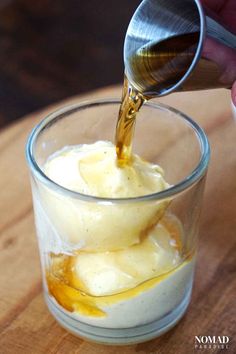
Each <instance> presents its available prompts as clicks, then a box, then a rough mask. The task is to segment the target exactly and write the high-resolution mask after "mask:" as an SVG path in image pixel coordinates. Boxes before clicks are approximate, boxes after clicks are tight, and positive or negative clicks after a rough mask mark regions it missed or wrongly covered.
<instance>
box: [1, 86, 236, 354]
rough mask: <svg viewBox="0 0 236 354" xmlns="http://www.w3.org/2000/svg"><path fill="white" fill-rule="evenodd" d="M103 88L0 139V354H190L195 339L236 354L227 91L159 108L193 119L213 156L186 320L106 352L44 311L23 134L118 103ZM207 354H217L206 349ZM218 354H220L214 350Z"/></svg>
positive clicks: (235, 127)
mask: <svg viewBox="0 0 236 354" xmlns="http://www.w3.org/2000/svg"><path fill="white" fill-rule="evenodd" d="M120 94H121V89H120V87H108V88H104V89H101V90H98V91H95V92H92V93H89V94H87V95H84V96H79V97H73V98H71V99H69V100H67V101H64V102H59V103H58V104H57V105H54V106H51V107H47V108H46V109H44V110H42V111H40V112H36V113H34V114H31V115H30V116H27V117H25V118H22V119H21V120H20V121H18V122H17V123H15V124H13V125H11V126H9V127H8V128H6V129H5V130H2V131H1V132H0V353H1V354H41V353H46V354H48V353H53V354H55V353H60V354H67V353H69V354H72V353H73V354H74V353H80V354H95V353H96V354H118V353H120V354H121V353H122V354H133V353H138V354H146V353H149V354H151V353H152V354H154V353H155V354H159V353H160V354H162V353H163V354H179V353H183V354H189V353H198V352H200V351H198V350H196V349H195V336H197V335H207V336H208V335H211V336H213V335H215V336H222V335H226V336H228V337H229V338H230V341H229V349H228V350H227V353H236V338H235V328H236V321H235V319H236V303H235V299H236V277H235V270H236V262H235V257H236V242H235V240H236V237H235V236H236V122H235V121H234V120H233V116H232V112H231V104H230V94H229V91H226V90H214V91H202V92H194V93H181V94H173V95H171V96H168V97H164V98H162V99H161V100H160V101H162V102H165V103H167V104H170V105H172V106H174V107H176V108H179V109H180V110H182V111H184V112H185V113H187V114H189V115H190V116H192V117H193V118H194V119H195V120H196V121H197V122H198V123H200V125H201V126H202V127H204V129H205V130H206V132H207V134H208V136H209V139H210V143H211V149H212V157H211V163H210V168H209V173H208V180H207V185H206V192H205V199H204V206H203V212H202V220H201V228H200V242H199V256H198V264H197V270H196V277H195V283H194V289H193V296H192V301H191V304H190V307H189V309H188V311H187V314H186V315H185V316H184V318H183V319H182V320H181V322H180V323H179V324H178V325H177V326H176V327H175V328H174V329H173V330H171V331H170V332H168V333H167V334H165V335H163V336H162V337H160V338H157V339H155V340H152V341H151V342H147V343H143V344H138V345H135V346H127V347H108V346H104V345H97V344H92V343H88V342H85V341H83V340H81V339H79V338H76V337H74V336H73V335H71V334H69V333H67V332H66V331H65V330H64V329H62V328H61V327H60V326H59V325H58V324H57V323H56V321H55V320H54V319H53V317H52V316H51V315H50V314H49V312H48V310H47V308H46V305H45V304H44V300H43V295H42V287H41V274H40V265H39V257H38V249H37V241H36V237H35V229H34V221H33V213H32V202H31V192H30V184H29V176H28V171H27V166H26V161H25V157H24V146H25V142H26V138H27V135H28V134H29V132H30V130H31V129H32V128H33V126H34V125H35V124H36V123H37V122H39V120H40V119H42V118H43V117H44V116H45V115H46V114H47V113H48V112H51V111H52V110H54V109H55V108H58V107H61V106H63V105H65V104H69V103H72V102H77V101H81V100H84V99H85V98H92V97H93V98H94V97H117V96H118V97H120ZM206 352H209V353H212V352H214V353H215V352H218V349H217V350H216V351H214V350H210V349H209V350H208V351H206ZM219 352H224V351H221V350H219Z"/></svg>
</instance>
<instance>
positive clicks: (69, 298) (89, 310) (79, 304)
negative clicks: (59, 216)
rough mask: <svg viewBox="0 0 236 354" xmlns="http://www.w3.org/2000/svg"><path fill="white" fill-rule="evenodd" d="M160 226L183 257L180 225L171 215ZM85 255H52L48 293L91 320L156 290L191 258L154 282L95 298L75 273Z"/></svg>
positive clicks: (189, 256) (149, 280) (150, 281)
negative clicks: (78, 261)
mask: <svg viewBox="0 0 236 354" xmlns="http://www.w3.org/2000/svg"><path fill="white" fill-rule="evenodd" d="M161 223H162V224H163V225H165V227H166V228H167V230H168V232H169V233H170V235H171V239H172V241H173V242H174V245H175V246H174V247H175V249H176V251H177V252H179V254H181V253H182V249H183V247H182V238H183V234H182V227H181V224H180V223H179V222H178V221H177V218H176V217H173V216H172V215H171V214H168V216H167V215H166V216H164V217H163V218H162V220H161ZM84 252H85V251H77V252H75V255H73V256H69V255H64V254H58V255H56V254H53V253H50V254H49V258H50V261H49V263H50V266H49V268H48V270H47V274H46V279H47V285H48V291H49V293H50V294H51V296H53V297H54V299H55V300H56V301H57V303H59V304H60V305H61V306H62V307H63V308H64V309H66V310H67V311H69V312H75V313H78V314H80V315H85V316H91V317H105V316H106V312H105V311H104V310H103V308H104V307H105V306H109V305H112V304H115V303H117V302H120V301H123V300H128V299H131V298H133V297H135V296H137V295H139V294H140V293H142V292H144V291H147V290H149V289H151V288H153V287H155V286H156V285H157V284H158V283H160V282H161V281H163V280H164V279H166V278H167V277H169V276H170V275H171V274H173V273H174V272H176V271H177V270H178V269H180V268H181V267H184V265H185V264H186V263H188V262H189V261H190V260H191V258H192V257H191V255H190V254H188V255H181V258H182V259H184V261H182V262H181V264H178V265H177V266H176V267H173V268H172V269H170V270H169V271H168V272H165V273H164V274H161V275H158V276H153V277H152V278H151V279H148V280H146V281H144V282H142V283H140V284H139V285H137V286H135V287H134V288H130V289H125V290H124V291H121V292H118V293H116V294H111V295H105V296H94V295H91V294H89V292H88V290H87V288H86V284H84V283H83V282H82V281H81V280H80V279H79V278H78V277H77V275H76V272H75V261H76V259H77V257H79V255H80V253H84Z"/></svg>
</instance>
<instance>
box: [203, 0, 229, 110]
mask: <svg viewBox="0 0 236 354" xmlns="http://www.w3.org/2000/svg"><path fill="white" fill-rule="evenodd" d="M201 2H202V4H203V5H204V6H206V7H208V8H209V9H210V10H211V11H212V12H214V14H216V15H217V17H218V18H219V20H220V21H222V22H223V23H224V24H225V25H227V27H228V28H229V30H230V31H232V32H233V33H236V1H235V0H201ZM234 51H235V50H234ZM218 54H219V52H218ZM235 58H236V54H235V55H234V56H233V55H232V51H225V52H224V53H222V55H221V58H220V59H221V60H222V61H224V62H225V63H227V68H226V69H225V75H227V72H228V71H232V70H233V71H236V59H235ZM231 97H232V101H233V103H234V105H235V106H236V81H235V82H234V84H233V86H232V90H231Z"/></svg>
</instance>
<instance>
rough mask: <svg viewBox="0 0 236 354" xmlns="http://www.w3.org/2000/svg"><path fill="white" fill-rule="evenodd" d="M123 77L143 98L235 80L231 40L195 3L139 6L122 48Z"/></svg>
mask: <svg viewBox="0 0 236 354" xmlns="http://www.w3.org/2000/svg"><path fill="white" fill-rule="evenodd" d="M124 62H125V73H126V76H127V78H128V80H129V82H130V83H131V84H132V85H133V86H134V87H135V88H136V89H137V90H139V91H140V92H142V93H143V95H144V96H146V97H149V98H150V97H155V96H163V95H166V94H169V93H170V92H173V91H188V90H200V89H210V88H218V87H225V88H231V87H232V85H233V83H234V81H235V80H236V35H235V33H232V32H231V31H230V30H229V29H227V28H226V27H224V26H223V24H221V23H220V22H219V19H218V18H216V15H215V14H212V13H211V11H210V10H209V9H207V8H206V7H204V8H203V6H202V5H201V4H200V2H199V0H144V1H142V3H141V4H140V6H139V7H138V8H137V10H136V12H135V13H134V15H133V17H132V19H131V22H130V24H129V27H128V30H127V34H126V38H125V43H124Z"/></svg>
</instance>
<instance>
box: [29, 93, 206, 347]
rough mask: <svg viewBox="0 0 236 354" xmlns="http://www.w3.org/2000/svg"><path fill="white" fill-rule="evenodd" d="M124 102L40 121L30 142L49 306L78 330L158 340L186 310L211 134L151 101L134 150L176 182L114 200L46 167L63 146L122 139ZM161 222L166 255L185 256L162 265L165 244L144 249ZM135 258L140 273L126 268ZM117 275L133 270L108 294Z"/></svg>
mask: <svg viewBox="0 0 236 354" xmlns="http://www.w3.org/2000/svg"><path fill="white" fill-rule="evenodd" d="M119 105H120V101H119V100H97V101H91V102H84V103H81V104H76V105H73V106H69V107H65V108H63V109H61V110H59V111H57V112H54V113H52V114H50V115H49V116H48V117H46V118H45V119H44V120H43V121H42V122H41V123H40V124H39V125H37V126H36V127H35V129H34V130H33V131H32V133H31V135H30V137H29V140H28V143H27V148H26V152H27V160H28V164H29V167H30V170H31V181H32V193H33V202H34V212H35V223H36V229H37V235H38V242H39V249H40V258H41V265H42V272H43V285H44V295H45V300H46V303H47V305H48V308H49V310H50V312H51V313H52V315H53V316H54V317H55V319H56V320H57V321H58V322H59V323H60V324H61V325H62V326H63V327H64V328H66V329H67V330H69V331H70V332H72V333H73V334H75V335H78V336H80V337H83V338H85V339H87V340H91V341H95V342H98V343H105V344H133V343H138V342H143V341H147V340H150V339H152V338H154V337H156V336H159V335H161V334H162V333H164V332H166V331H167V330H169V329H170V328H172V327H173V326H174V325H175V324H176V323H177V322H178V321H179V320H180V318H181V317H182V316H183V314H184V313H185V311H186V309H187V306H188V304H189V301H190V296H191V290H192V282H193V272H194V263H195V258H196V243H197V234H198V224H199V215H200V207H201V201H202V195H203V189H204V181H205V176H206V171H207V167H208V162H209V154H210V152H209V145H208V141H207V138H206V136H205V134H204V132H203V131H202V130H201V128H200V127H199V126H198V125H197V124H196V123H195V122H194V121H192V120H191V119H190V118H188V117H187V116H185V115H184V114H182V113H180V112H178V111H176V110H175V109H173V108H170V107H168V106H165V105H161V104H159V105H157V104H154V103H147V104H145V105H144V106H143V108H142V109H141V111H140V113H139V114H138V117H137V122H136V132H135V137H134V142H133V151H134V153H136V154H139V155H140V156H141V157H142V158H143V159H145V160H147V161H149V162H152V163H156V164H159V165H160V166H161V167H162V168H163V169H164V171H165V180H166V181H167V182H168V183H169V184H170V185H171V186H170V187H169V188H168V189H166V190H164V191H161V192H159V193H154V194H151V195H145V196H140V197H134V198H123V199H114V198H113V199H112V198H110V199H109V198H99V197H94V196H89V195H83V194H80V193H78V192H74V191H72V190H68V189H66V188H63V187H62V186H60V185H58V184H56V183H55V182H53V181H52V180H50V179H49V178H48V177H47V176H46V175H45V174H44V172H43V166H44V163H45V162H46V161H47V159H48V157H49V156H50V155H52V154H53V153H55V152H56V151H58V150H60V149H62V148H63V147H65V146H68V145H77V144H88V143H94V142H96V141H98V140H109V141H113V138H114V134H115V125H116V119H117V117H118V111H119ZM153 228H154V229H155V230H156V229H158V228H159V231H160V230H162V231H163V230H164V231H163V232H164V233H163V232H162V233H161V234H160V235H162V236H160V237H159V236H158V237H159V239H158V242H157V245H156V244H155V247H157V252H159V253H158V255H160V254H162V255H164V257H167V253H165V252H166V250H169V249H170V247H172V248H171V249H172V251H173V254H174V255H177V256H176V257H175V258H174V259H175V260H174V261H173V262H172V263H173V264H172V263H171V264H172V268H171V269H170V268H168V269H166V270H165V271H163V272H162V273H160V271H159V273H158V269H160V264H159V263H160V262H159V260H158V261H156V260H155V257H156V253H155V254H153V253H145V252H146V251H145V252H144V251H143V249H142V248H139V247H140V245H141V247H142V245H143V243H142V242H144V241H143V239H142V238H144V239H145V237H146V236H145V237H144V233H143V232H144V231H145V232H146V234H148V232H150V230H152V229H153ZM159 231H158V232H159ZM166 233H167V234H166ZM163 235H164V236H163ZM165 235H167V236H165ZM168 237H170V238H168ZM145 240H146V239H145ZM134 244H136V245H134ZM139 244H140V245H139ZM153 245H154V244H152V246H153ZM170 245H171V246H170ZM153 247H154V246H153ZM148 252H149V251H148ZM150 252H152V251H150ZM155 252H156V251H155ZM173 254H172V255H173ZM149 255H150V257H149ZM117 259H118V261H117ZM158 259H159V258H158ZM149 261H150V262H152V261H153V262H154V267H156V268H155V269H153V274H152V275H151V274H150V271H149V270H148V272H147V274H146V273H145V272H146V271H147V269H146V268H147V266H146V264H147V263H148V262H149ZM114 262H118V263H114ZM158 262H159V263H158ZM117 264H118V265H117ZM127 264H128V275H129V276H130V278H132V282H130V278H129V276H127V272H125V274H123V273H122V271H123V270H124V267H127ZM148 264H149V263H148ZM122 267H123V268H122ZM158 267H159V268H158ZM162 269H164V268H162ZM118 273H119V274H118ZM78 274H80V275H79V276H78ZM84 279H86V280H85V281H83V280H84ZM117 279H118V280H119V279H125V280H124V282H123V283H122V284H125V287H124V286H123V288H121V289H119V290H117V291H116V292H111V293H109V286H111V284H113V283H115V282H117ZM122 281H123V280H122ZM90 283H91V284H90ZM117 284H119V282H118V283H117ZM89 285H91V287H93V286H95V285H97V287H96V291H97V293H96V294H95V295H94V293H93V294H91V293H89V292H88V288H89ZM99 286H100V287H101V289H100V288H99ZM99 289H100V290H101V291H100V290H99ZM104 289H105V290H106V289H108V290H107V292H106V291H105V290H104ZM99 291H100V293H99ZM104 291H105V292H104ZM104 294H105V295H104Z"/></svg>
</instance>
